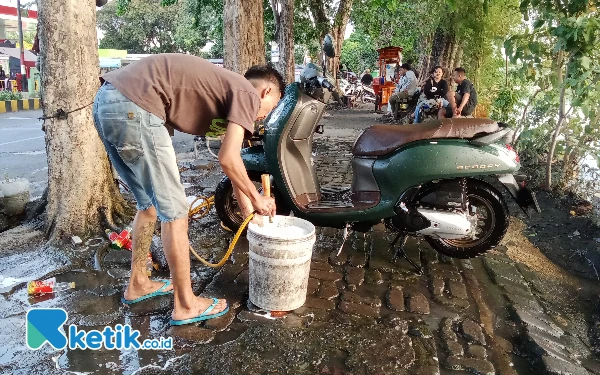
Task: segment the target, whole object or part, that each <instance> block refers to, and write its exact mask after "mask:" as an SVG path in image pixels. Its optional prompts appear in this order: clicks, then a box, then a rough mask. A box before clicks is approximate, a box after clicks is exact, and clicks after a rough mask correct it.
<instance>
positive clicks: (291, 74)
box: [271, 0, 296, 83]
mask: <svg viewBox="0 0 600 375" xmlns="http://www.w3.org/2000/svg"><path fill="white" fill-rule="evenodd" d="M271 8H273V14H274V15H275V41H276V42H277V45H278V46H279V61H278V62H277V64H276V67H277V70H278V71H279V73H281V75H282V76H283V80H284V81H285V82H286V83H291V82H294V80H295V71H296V69H295V64H294V0H271Z"/></svg>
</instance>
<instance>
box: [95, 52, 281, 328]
mask: <svg viewBox="0 0 600 375" xmlns="http://www.w3.org/2000/svg"><path fill="white" fill-rule="evenodd" d="M102 81H103V82H104V83H103V85H102V87H101V88H100V89H99V90H98V93H97V95H96V99H95V101H94V109H93V114H94V122H95V125H96V128H97V130H98V133H99V135H100V138H101V139H102V142H103V143H104V146H105V148H106V151H107V153H108V155H109V157H110V160H111V161H112V163H113V165H114V167H115V169H116V170H117V172H118V173H119V176H121V178H122V179H123V181H124V182H125V183H126V184H127V185H128V186H129V188H130V189H131V191H132V193H133V195H134V197H135V200H136V204H137V214H136V216H135V219H134V221H133V230H132V241H133V249H132V261H131V277H130V279H129V284H128V286H127V289H126V290H125V293H124V296H123V298H122V302H123V303H125V304H134V303H137V302H140V301H143V300H146V299H149V298H152V297H156V296H160V295H165V294H171V293H173V294H174V309H173V313H172V314H171V324H172V325H182V324H190V323H194V322H198V321H202V320H207V319H211V318H215V317H218V316H221V315H223V314H225V313H226V312H227V311H228V309H229V307H228V305H227V302H226V301H225V300H218V299H216V298H212V299H210V298H202V297H197V296H195V295H194V294H193V291H192V284H191V278H190V256H189V250H188V249H189V239H188V209H189V205H188V202H187V198H186V196H185V192H184V189H183V186H182V184H181V182H180V176H179V169H178V167H177V163H176V160H175V150H174V149H173V144H172V142H171V138H170V136H169V132H168V130H167V127H166V126H165V125H168V126H171V127H173V128H175V129H177V130H179V131H181V132H184V133H188V134H194V135H205V134H207V133H210V134H211V135H213V136H220V135H223V134H224V135H225V137H224V139H223V143H222V146H221V150H220V152H219V163H220V164H221V167H222V168H223V171H224V172H225V174H226V175H227V176H228V177H229V178H230V179H231V181H232V182H233V185H234V190H235V194H236V196H237V198H238V201H239V203H240V207H241V208H242V211H243V212H244V213H245V214H249V213H251V212H253V211H256V212H257V213H258V214H260V215H265V216H267V215H268V216H274V215H275V201H274V199H273V198H271V197H265V196H262V195H260V194H259V193H258V191H257V190H256V188H255V186H254V184H253V183H252V182H251V181H250V179H249V178H248V174H247V172H246V169H245V167H244V164H243V162H242V159H241V156H240V148H241V146H242V142H243V140H244V136H245V134H246V133H247V132H249V133H252V132H253V131H254V121H255V120H259V119H262V118H264V117H266V115H267V114H268V113H269V112H270V111H271V110H272V109H273V108H274V107H275V105H276V104H277V103H278V101H279V99H280V98H281V95H282V93H283V88H284V84H283V79H282V78H281V75H280V74H279V73H278V72H277V71H276V70H275V69H273V68H271V67H268V66H254V67H252V68H250V69H249V70H248V71H247V72H246V73H245V75H244V77H242V76H241V75H238V74H236V73H233V72H231V71H228V70H226V69H223V68H220V67H217V66H215V65H213V64H211V63H210V62H208V61H206V60H204V59H202V58H199V57H195V56H190V55H183V54H160V55H154V56H149V57H146V58H143V59H141V60H140V61H137V62H135V63H132V64H130V65H128V66H126V67H124V68H122V69H118V70H115V71H112V72H110V73H107V74H105V75H104V76H102ZM157 217H158V219H159V220H160V221H161V237H162V243H163V247H164V251H165V255H166V258H167V262H168V264H169V268H170V270H171V275H172V285H171V281H170V280H160V281H153V280H150V279H149V278H148V277H147V275H146V271H145V264H146V257H147V254H148V251H149V249H150V241H151V239H152V233H153V232H154V227H155V224H156V220H157Z"/></svg>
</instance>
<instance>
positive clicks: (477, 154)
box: [373, 139, 520, 199]
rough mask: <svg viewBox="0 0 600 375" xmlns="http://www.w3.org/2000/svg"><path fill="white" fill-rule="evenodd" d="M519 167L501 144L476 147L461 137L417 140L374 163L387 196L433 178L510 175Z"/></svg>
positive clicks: (382, 189)
mask: <svg viewBox="0 0 600 375" xmlns="http://www.w3.org/2000/svg"><path fill="white" fill-rule="evenodd" d="M519 168H520V164H519V163H517V162H516V161H515V160H514V159H513V154H511V153H510V152H509V151H508V150H507V149H506V148H504V147H503V146H502V145H497V144H492V145H488V146H483V147H482V146H475V145H472V144H470V143H469V141H467V140H462V139H443V140H436V141H429V140H428V141H420V142H414V143H411V144H409V145H407V146H406V147H403V148H401V149H399V150H398V151H396V152H395V153H393V154H390V156H389V157H387V158H384V159H379V160H377V161H376V162H375V164H374V166H373V169H374V175H375V179H376V180H377V183H378V184H379V187H380V188H381V193H382V196H384V197H386V198H388V199H393V198H394V197H395V199H398V197H400V195H401V194H402V193H403V192H404V191H406V189H408V188H410V187H412V186H417V185H421V184H423V183H426V182H429V181H433V180H441V179H449V178H456V177H474V176H485V175H498V174H509V173H514V172H516V171H518V170H519Z"/></svg>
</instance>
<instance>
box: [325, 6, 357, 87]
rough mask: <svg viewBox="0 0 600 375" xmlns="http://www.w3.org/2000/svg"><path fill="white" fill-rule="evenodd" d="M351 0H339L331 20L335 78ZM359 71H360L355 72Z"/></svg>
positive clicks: (348, 18)
mask: <svg viewBox="0 0 600 375" xmlns="http://www.w3.org/2000/svg"><path fill="white" fill-rule="evenodd" d="M352 1H353V0H340V3H339V6H338V10H337V12H336V14H335V19H334V21H333V28H332V29H331V37H332V38H333V46H334V48H335V58H333V59H331V60H332V61H333V67H334V68H335V69H334V70H333V73H334V77H336V78H337V75H336V73H337V67H338V66H339V64H340V55H341V54H342V45H343V44H344V35H345V34H346V26H347V25H348V21H349V20H350V10H351V9H352ZM357 73H360V72H357Z"/></svg>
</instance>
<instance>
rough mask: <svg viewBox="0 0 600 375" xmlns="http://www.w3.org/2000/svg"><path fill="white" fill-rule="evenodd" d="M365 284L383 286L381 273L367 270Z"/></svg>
mask: <svg viewBox="0 0 600 375" xmlns="http://www.w3.org/2000/svg"><path fill="white" fill-rule="evenodd" d="M365 282H366V283H367V284H370V285H380V284H383V278H382V276H381V272H379V271H378V270H369V271H367V273H366V275H365Z"/></svg>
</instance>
